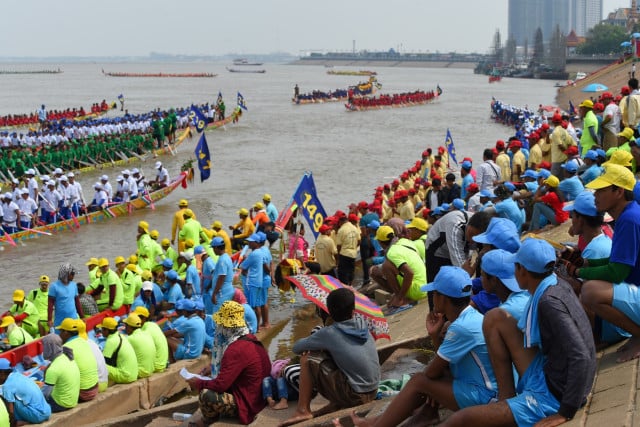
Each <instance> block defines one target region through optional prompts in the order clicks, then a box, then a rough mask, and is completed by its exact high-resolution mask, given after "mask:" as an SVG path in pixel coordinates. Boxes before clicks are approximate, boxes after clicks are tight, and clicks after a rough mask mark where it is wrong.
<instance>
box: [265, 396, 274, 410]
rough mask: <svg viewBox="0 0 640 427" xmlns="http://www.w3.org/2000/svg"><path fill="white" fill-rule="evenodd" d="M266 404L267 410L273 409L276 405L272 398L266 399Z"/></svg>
mask: <svg viewBox="0 0 640 427" xmlns="http://www.w3.org/2000/svg"><path fill="white" fill-rule="evenodd" d="M267 404H268V405H269V408H273V407H274V406H275V405H276V401H275V400H273V398H272V397H267Z"/></svg>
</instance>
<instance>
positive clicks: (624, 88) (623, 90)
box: [620, 86, 631, 95]
mask: <svg viewBox="0 0 640 427" xmlns="http://www.w3.org/2000/svg"><path fill="white" fill-rule="evenodd" d="M620 93H621V94H622V95H629V94H630V93H631V88H630V87H629V86H622V88H620Z"/></svg>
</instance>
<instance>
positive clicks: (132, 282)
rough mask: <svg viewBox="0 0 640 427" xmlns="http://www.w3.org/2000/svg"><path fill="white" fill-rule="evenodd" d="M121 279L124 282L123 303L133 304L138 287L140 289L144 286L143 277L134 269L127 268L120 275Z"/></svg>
mask: <svg viewBox="0 0 640 427" xmlns="http://www.w3.org/2000/svg"><path fill="white" fill-rule="evenodd" d="M120 281H121V282H122V290H123V298H122V302H123V304H129V305H131V304H133V300H134V299H135V294H136V288H138V289H139V288H141V287H142V278H141V277H140V276H138V275H137V274H136V273H134V272H133V271H131V270H128V269H126V268H125V269H124V271H123V272H122V275H121V276H120Z"/></svg>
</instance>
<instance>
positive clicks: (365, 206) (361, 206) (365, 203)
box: [358, 200, 369, 209]
mask: <svg viewBox="0 0 640 427" xmlns="http://www.w3.org/2000/svg"><path fill="white" fill-rule="evenodd" d="M368 207H369V203H367V202H365V201H364V200H362V201H360V202H359V203H358V208H362V209H366V208H368Z"/></svg>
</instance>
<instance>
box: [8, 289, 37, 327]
mask: <svg viewBox="0 0 640 427" xmlns="http://www.w3.org/2000/svg"><path fill="white" fill-rule="evenodd" d="M9 314H10V315H11V316H13V318H14V319H15V320H16V322H18V323H19V324H21V326H22V328H23V329H24V330H25V331H27V332H28V333H29V335H31V336H32V337H37V336H38V335H39V333H40V331H39V330H38V322H40V312H39V311H38V308H37V307H36V306H35V305H34V304H33V303H32V302H31V301H27V300H26V299H25V297H24V291H23V290H22V289H16V290H15V291H13V305H12V306H11V308H9Z"/></svg>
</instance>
